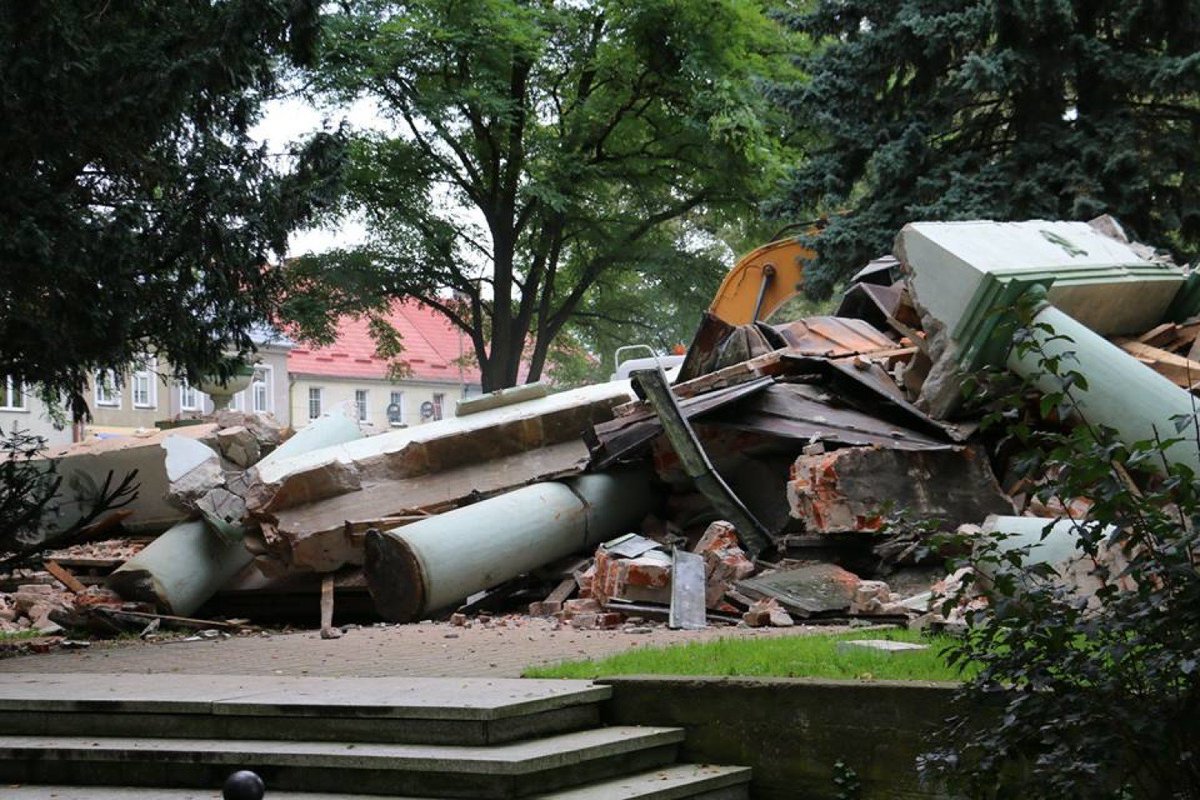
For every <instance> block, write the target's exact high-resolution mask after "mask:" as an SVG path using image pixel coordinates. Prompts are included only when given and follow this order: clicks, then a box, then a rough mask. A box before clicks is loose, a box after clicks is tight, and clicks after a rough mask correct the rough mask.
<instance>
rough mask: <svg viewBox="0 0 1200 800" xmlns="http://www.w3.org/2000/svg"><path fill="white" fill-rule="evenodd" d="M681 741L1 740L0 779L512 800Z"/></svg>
mask: <svg viewBox="0 0 1200 800" xmlns="http://www.w3.org/2000/svg"><path fill="white" fill-rule="evenodd" d="M682 740H683V732H682V731H681V730H680V729H677V728H641V727H624V726H618V727H611V728H598V729H594V730H584V731H576V732H572V733H565V734H557V735H554V736H549V737H544V738H540V739H536V740H527V741H520V742H513V743H508V744H500V745H492V746H487V747H480V746H452V745H414V744H375V743H341V742H339V743H334V742H313V741H279V740H221V739H182V738H179V739H165V738H128V737H103V738H99V737H86V736H15V735H4V736H0V783H8V784H27V783H35V784H48V783H55V784H61V783H65V784H70V785H81V786H82V785H101V786H127V785H137V786H145V787H182V788H187V787H192V788H196V787H210V786H220V785H221V783H222V782H223V781H224V779H225V778H226V777H227V776H228V775H229V773H230V772H233V771H234V770H237V769H253V770H254V771H255V772H257V773H258V774H259V775H261V776H262V778H263V780H264V781H265V782H266V784H267V786H268V787H271V789H272V791H273V792H274V791H281V790H282V791H293V790H294V791H300V790H304V791H309V792H327V793H330V792H351V793H355V794H363V795H391V796H396V795H406V794H408V795H415V796H418V797H419V796H430V797H472V798H487V799H488V800H508V798H517V797H527V796H529V795H533V794H536V793H538V792H541V793H546V792H554V791H557V790H559V789H563V788H566V787H572V786H582V785H584V784H588V783H594V782H602V781H607V780H609V779H611V778H614V777H618V776H621V775H625V774H628V773H631V772H639V771H648V770H653V769H657V768H661V767H664V766H666V765H668V764H671V763H673V762H674V761H675V757H676V752H677V748H678V745H679V743H680V742H681V741H682ZM600 796H602V795H592V796H590V797H600ZM631 796H632V797H637V796H638V795H631ZM582 797H589V796H588V795H583V796H581V798H582Z"/></svg>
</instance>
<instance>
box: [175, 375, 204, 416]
mask: <svg viewBox="0 0 1200 800" xmlns="http://www.w3.org/2000/svg"><path fill="white" fill-rule="evenodd" d="M179 408H180V409H181V410H183V411H199V410H200V393H199V392H197V391H196V387H195V386H192V385H191V384H189V383H188V382H187V378H184V379H183V382H182V383H180V384H179Z"/></svg>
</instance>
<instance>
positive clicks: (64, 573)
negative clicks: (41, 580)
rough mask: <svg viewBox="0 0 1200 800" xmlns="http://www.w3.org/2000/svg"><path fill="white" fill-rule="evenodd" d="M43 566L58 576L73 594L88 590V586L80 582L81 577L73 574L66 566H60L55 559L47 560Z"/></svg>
mask: <svg viewBox="0 0 1200 800" xmlns="http://www.w3.org/2000/svg"><path fill="white" fill-rule="evenodd" d="M43 566H45V568H46V572H49V573H50V574H51V575H53V576H54V577H55V578H57V579H58V580H59V582H60V583H61V584H62V585H63V586H65V587H67V589H69V590H70V591H71V592H72V593H73V594H82V593H83V592H86V591H87V587H86V586H84V585H83V584H82V583H80V582H79V579H78V578H76V577H75V576H74V575H72V574H71V571H70V570H68V569H67V568H66V567H63V566H60V565H59V564H58V563H57V562H55V561H46V562H45V564H43Z"/></svg>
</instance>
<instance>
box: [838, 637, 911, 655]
mask: <svg viewBox="0 0 1200 800" xmlns="http://www.w3.org/2000/svg"><path fill="white" fill-rule="evenodd" d="M928 649H929V645H927V644H917V643H915V642H893V641H891V640H889V639H851V640H849V641H844V642H838V643H837V652H838V655H848V654H850V653H853V652H856V651H857V652H868V653H878V654H879V655H885V656H893V655H898V654H903V653H919V652H920V651H922V650H928Z"/></svg>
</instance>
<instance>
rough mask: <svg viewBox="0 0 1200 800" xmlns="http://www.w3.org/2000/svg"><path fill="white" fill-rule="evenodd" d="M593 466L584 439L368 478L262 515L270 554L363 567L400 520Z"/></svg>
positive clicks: (306, 565) (300, 565) (323, 567)
mask: <svg viewBox="0 0 1200 800" xmlns="http://www.w3.org/2000/svg"><path fill="white" fill-rule="evenodd" d="M586 463H587V447H586V446H585V445H584V444H583V442H581V441H580V440H578V439H576V440H574V441H566V442H561V443H559V444H554V445H549V446H547V447H540V448H537V449H534V450H529V451H527V452H523V453H516V454H514V455H510V456H504V457H501V458H495V459H492V460H487V461H483V462H481V463H478V464H467V465H464V466H461V467H456V468H454V469H450V470H446V471H444V472H438V473H431V474H426V475H418V476H415V477H411V478H395V479H382V480H366V481H363V482H362V483H360V484H358V486H357V489H355V490H354V491H351V492H348V493H346V494H342V495H339V496H336V497H330V498H327V499H325V500H321V501H319V502H315V503H307V504H303V505H299V506H296V507H293V508H288V509H282V510H278V511H274V512H271V513H269V514H260V515H259V519H260V520H263V530H264V532H266V534H267V536H266V546H267V549H268V551H269V552H270V553H271V555H272V556H274V557H275V558H276V559H277V560H278V561H279V562H280V564H281V565H282V566H283V567H284V568H286V569H301V570H311V571H314V572H329V571H332V570H336V569H339V568H340V567H342V566H343V565H345V564H362V563H363V536H364V535H365V533H366V530H367V529H368V528H371V527H377V528H380V529H384V530H386V529H388V528H392V527H396V526H397V523H395V522H389V520H394V519H395V518H397V517H405V516H416V517H421V516H427V515H428V514H430V513H439V512H442V511H447V510H449V509H452V508H457V507H458V506H460V505H464V504H466V503H470V502H476V501H478V500H481V499H485V498H488V497H492V496H494V495H496V494H498V493H500V492H502V491H506V490H509V489H513V488H518V487H520V486H522V485H525V484H528V483H535V482H538V481H547V480H557V479H560V478H565V477H569V476H571V475H577V474H579V473H580V472H582V471H583V468H584V466H585V465H586Z"/></svg>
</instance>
